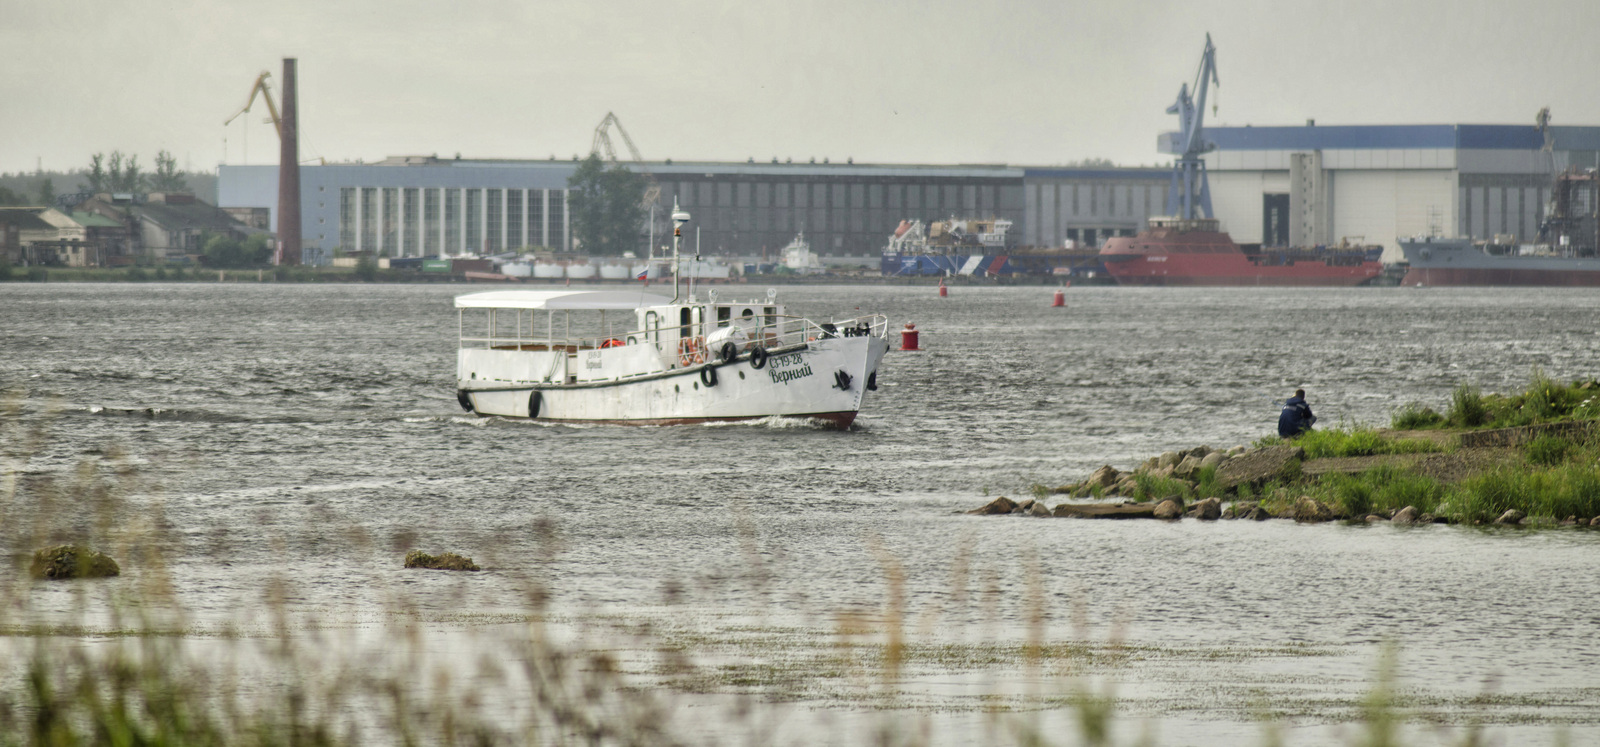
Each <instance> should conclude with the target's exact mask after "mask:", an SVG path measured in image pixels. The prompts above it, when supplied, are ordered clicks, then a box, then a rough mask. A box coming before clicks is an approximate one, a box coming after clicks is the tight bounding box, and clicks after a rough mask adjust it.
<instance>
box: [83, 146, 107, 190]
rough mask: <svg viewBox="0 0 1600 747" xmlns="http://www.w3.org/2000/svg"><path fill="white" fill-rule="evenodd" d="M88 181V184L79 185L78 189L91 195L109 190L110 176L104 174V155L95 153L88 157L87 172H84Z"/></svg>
mask: <svg viewBox="0 0 1600 747" xmlns="http://www.w3.org/2000/svg"><path fill="white" fill-rule="evenodd" d="M84 176H85V177H87V178H88V179H89V183H88V184H80V185H78V188H79V189H81V190H83V191H85V192H89V193H91V194H99V193H101V192H107V191H110V189H111V175H110V174H107V173H106V154H104V153H96V154H94V155H92V156H90V157H89V170H88V171H86V172H84Z"/></svg>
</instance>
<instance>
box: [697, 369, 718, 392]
mask: <svg viewBox="0 0 1600 747" xmlns="http://www.w3.org/2000/svg"><path fill="white" fill-rule="evenodd" d="M700 383H701V384H703V385H705V388H707V389H710V388H711V387H714V386H716V385H717V367H716V366H706V367H705V368H702V369H700Z"/></svg>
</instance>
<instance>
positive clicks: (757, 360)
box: [750, 345, 767, 371]
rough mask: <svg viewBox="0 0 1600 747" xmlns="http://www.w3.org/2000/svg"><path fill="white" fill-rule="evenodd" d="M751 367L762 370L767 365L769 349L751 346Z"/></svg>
mask: <svg viewBox="0 0 1600 747" xmlns="http://www.w3.org/2000/svg"><path fill="white" fill-rule="evenodd" d="M750 367H751V368H753V369H756V370H757V371H760V370H761V369H763V368H766V367H767V349H766V348H764V347H761V346H760V345H757V346H755V347H753V348H750Z"/></svg>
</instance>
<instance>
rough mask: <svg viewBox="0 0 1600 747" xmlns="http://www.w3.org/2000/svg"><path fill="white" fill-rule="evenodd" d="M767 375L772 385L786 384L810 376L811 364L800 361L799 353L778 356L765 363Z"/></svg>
mask: <svg viewBox="0 0 1600 747" xmlns="http://www.w3.org/2000/svg"><path fill="white" fill-rule="evenodd" d="M767 375H768V376H770V377H772V383H774V384H788V383H789V382H791V381H794V380H795V379H803V378H805V377H807V376H810V375H811V364H809V363H806V362H804V361H802V360H801V359H800V354H799V353H790V354H788V355H780V356H777V357H776V358H773V359H772V360H771V361H770V362H768V363H767Z"/></svg>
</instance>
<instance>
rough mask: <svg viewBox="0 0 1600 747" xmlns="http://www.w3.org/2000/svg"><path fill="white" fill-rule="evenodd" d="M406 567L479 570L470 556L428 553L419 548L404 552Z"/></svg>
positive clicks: (450, 553)
mask: <svg viewBox="0 0 1600 747" xmlns="http://www.w3.org/2000/svg"><path fill="white" fill-rule="evenodd" d="M405 567H407V568H428V569H431V570H435V571H481V570H483V569H482V568H479V567H478V564H477V563H474V562H472V558H467V557H462V556H460V555H457V554H455V553H453V552H447V553H440V554H438V555H429V554H427V553H425V552H423V551H421V550H412V551H411V552H408V553H406V564H405Z"/></svg>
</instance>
